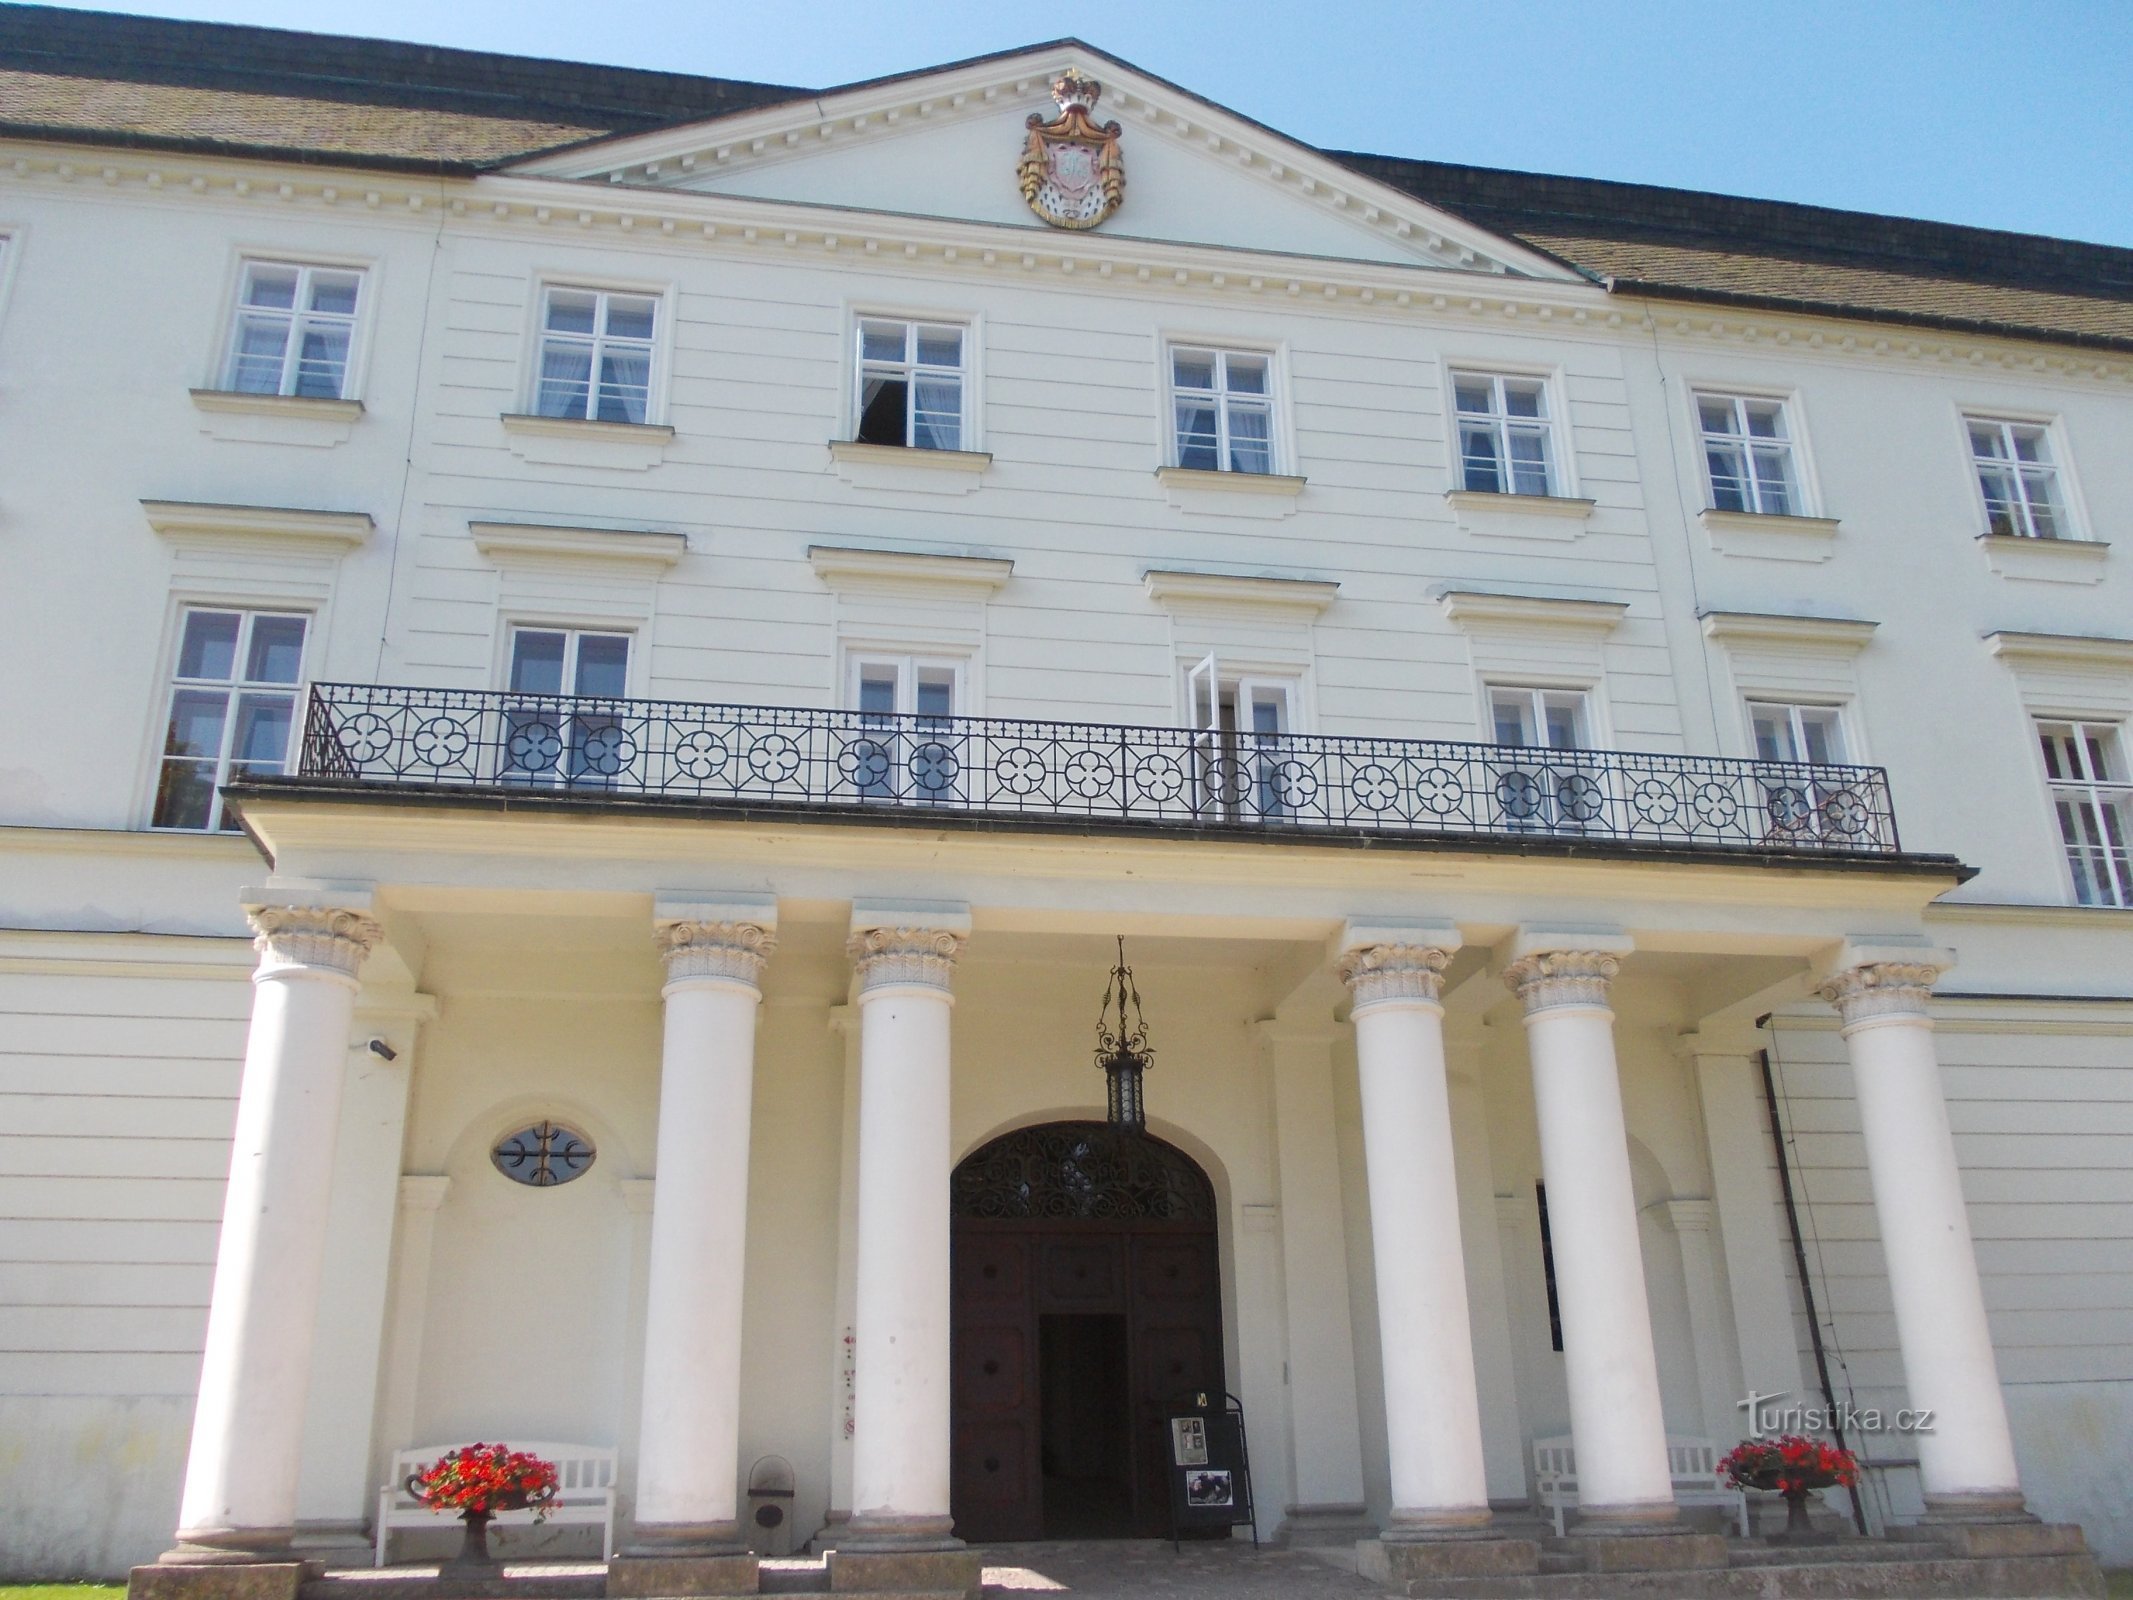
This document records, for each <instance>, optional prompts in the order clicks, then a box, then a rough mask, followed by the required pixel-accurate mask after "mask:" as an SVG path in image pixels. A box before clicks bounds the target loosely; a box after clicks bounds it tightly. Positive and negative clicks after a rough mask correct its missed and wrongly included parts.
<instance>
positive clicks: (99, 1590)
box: [0, 1583, 2133, 1600]
mask: <svg viewBox="0 0 2133 1600" xmlns="http://www.w3.org/2000/svg"><path fill="white" fill-rule="evenodd" d="M125 1592H126V1586H125V1585H124V1584H123V1583H0V1600H110V1597H111V1596H113V1595H119V1594H124V1593H125ZM2128 1592H2129V1593H2133V1590H2129V1591H2128Z"/></svg>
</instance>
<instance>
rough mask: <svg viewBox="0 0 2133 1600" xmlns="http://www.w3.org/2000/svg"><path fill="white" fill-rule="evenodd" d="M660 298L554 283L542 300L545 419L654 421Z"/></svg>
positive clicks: (541, 404)
mask: <svg viewBox="0 0 2133 1600" xmlns="http://www.w3.org/2000/svg"><path fill="white" fill-rule="evenodd" d="M658 318H659V302H658V300H657V299H655V298H654V297H653V296H651V295H645V294H610V293H608V292H607V291H606V290H604V289H560V288H555V289H549V290H548V291H547V292H546V293H545V294H544V295H543V297H542V301H541V371H540V384H539V387H538V388H537V389H536V390H535V392H534V397H533V409H534V411H535V413H536V414H537V415H540V416H543V417H579V418H583V419H584V420H586V421H588V422H646V421H649V420H650V416H651V404H652V334H653V330H654V328H655V327H656V325H657V323H658Z"/></svg>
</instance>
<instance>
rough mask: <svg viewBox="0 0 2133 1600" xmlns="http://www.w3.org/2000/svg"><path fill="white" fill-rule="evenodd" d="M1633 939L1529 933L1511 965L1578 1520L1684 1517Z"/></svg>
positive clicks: (1626, 1521) (1506, 974)
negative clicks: (1638, 1168)
mask: <svg viewBox="0 0 2133 1600" xmlns="http://www.w3.org/2000/svg"><path fill="white" fill-rule="evenodd" d="M1629 949H1630V944H1629V941H1628V940H1627V939H1625V938H1623V937H1622V936H1620V935H1619V934H1587V935H1581V936H1579V937H1578V942H1577V943H1576V944H1575V945H1572V946H1569V947H1563V946H1553V945H1538V944H1537V943H1536V941H1535V940H1534V939H1533V938H1532V937H1531V936H1527V937H1522V938H1521V939H1520V940H1519V943H1518V945H1517V947H1516V951H1515V955H1516V959H1514V960H1513V961H1512V963H1511V964H1510V966H1509V967H1507V968H1506V969H1505V971H1504V981H1505V982H1507V983H1508V984H1509V985H1510V986H1511V988H1512V989H1513V990H1514V991H1516V993H1517V995H1518V997H1519V999H1520V1000H1521V1001H1523V1002H1524V1004H1525V1008H1526V1016H1525V1021H1526V1047H1527V1049H1528V1051H1529V1052H1530V1054H1531V1056H1532V1062H1533V1099H1534V1108H1535V1112H1536V1114H1537V1116H1538V1118H1539V1122H1540V1144H1541V1174H1542V1176H1543V1177H1544V1178H1545V1179H1546V1181H1547V1184H1548V1224H1549V1237H1550V1240H1551V1243H1552V1245H1553V1254H1554V1258H1555V1290H1556V1303H1557V1305H1558V1306H1559V1307H1560V1308H1561V1310H1562V1316H1563V1371H1564V1376H1565V1378H1566V1379H1567V1380H1568V1382H1569V1389H1570V1433H1571V1438H1572V1440H1573V1442H1574V1444H1575V1447H1576V1450H1577V1463H1578V1504H1579V1520H1580V1522H1581V1524H1587V1525H1595V1526H1606V1525H1610V1524H1655V1523H1667V1522H1671V1521H1673V1520H1674V1518H1675V1507H1674V1492H1673V1487H1672V1483H1671V1479H1670V1476H1669V1474H1668V1472H1667V1460H1666V1416H1665V1412H1664V1410H1663V1409H1662V1407H1661V1405H1660V1400H1659V1362H1658V1357H1657V1355H1656V1354H1655V1353H1654V1351H1653V1348H1652V1317H1651V1308H1650V1304H1649V1302H1648V1301H1647V1300H1646V1298H1645V1288H1644V1253H1643V1250H1642V1248H1641V1247H1640V1245H1639V1243H1638V1237H1637V1201H1636V1192H1635V1189H1634V1188H1633V1186H1632V1184H1631V1181H1630V1171H1629V1130H1628V1128H1627V1126H1626V1124H1625V1122H1624V1119H1623V1115H1622V1084H1621V1079H1620V1077H1619V1076H1618V1074H1617V1070H1616V1066H1615V1036H1614V1013H1613V1012H1612V1011H1611V1010H1609V1009H1608V1004H1607V989H1608V984H1609V982H1610V981H1611V980H1612V979H1613V978H1614V975H1615V972H1616V970H1617V969H1618V968H1619V966H1620V965H1621V957H1622V956H1623V955H1625V954H1627V953H1628V951H1629Z"/></svg>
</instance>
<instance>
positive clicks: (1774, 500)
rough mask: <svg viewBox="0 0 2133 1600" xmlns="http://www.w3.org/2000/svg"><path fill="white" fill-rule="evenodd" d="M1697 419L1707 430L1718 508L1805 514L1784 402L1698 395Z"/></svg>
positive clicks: (1709, 466) (1714, 504)
mask: <svg viewBox="0 0 2133 1600" xmlns="http://www.w3.org/2000/svg"><path fill="white" fill-rule="evenodd" d="M1696 417H1697V421H1698V423H1699V424H1700V425H1701V426H1702V428H1703V459H1704V465H1705V467H1706V469H1707V470H1708V471H1709V473H1710V477H1711V506H1712V509H1713V510H1716V511H1752V512H1754V513H1756V514H1757V515H1759V516H1765V517H1796V516H1800V515H1803V512H1802V511H1801V508H1800V491H1799V483H1798V479H1797V477H1796V476H1795V473H1794V470H1793V460H1792V434H1791V430H1790V429H1789V428H1788V427H1787V425H1786V421H1785V403H1784V402H1783V401H1782V400H1755V399H1749V398H1745V397H1743V396H1739V395H1716V394H1699V395H1698V396H1697V397H1696Z"/></svg>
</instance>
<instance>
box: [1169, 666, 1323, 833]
mask: <svg viewBox="0 0 2133 1600" xmlns="http://www.w3.org/2000/svg"><path fill="white" fill-rule="evenodd" d="M1185 688H1186V703H1187V707H1188V709H1189V712H1190V715H1191V718H1192V728H1193V735H1194V737H1193V750H1194V754H1195V758H1196V759H1195V769H1196V781H1197V783H1198V786H1199V809H1200V810H1201V811H1202V812H1203V813H1204V814H1207V815H1210V816H1215V817H1220V818H1221V819H1222V820H1224V821H1228V822H1235V821H1239V820H1242V819H1273V820H1279V819H1281V818H1284V817H1290V816H1293V815H1294V814H1295V811H1296V804H1297V802H1296V794H1297V788H1298V783H1299V780H1300V779H1301V777H1302V776H1303V774H1302V771H1301V768H1300V767H1299V766H1298V764H1297V762H1296V760H1295V759H1294V756H1293V754H1292V753H1291V752H1289V751H1287V750H1286V749H1285V747H1284V745H1283V742H1282V735H1284V734H1286V733H1290V732H1293V731H1294V724H1295V714H1296V711H1295V708H1296V697H1297V689H1298V685H1297V683H1296V681H1295V680H1294V679H1289V678H1276V677H1262V676H1255V675H1251V674H1235V675H1231V674H1225V673H1224V672H1223V670H1222V667H1221V664H1220V663H1219V662H1218V661H1217V660H1216V659H1215V657H1213V656H1211V655H1210V656H1208V657H1207V658H1206V659H1204V660H1203V661H1201V662H1200V663H1199V665H1197V666H1195V667H1194V668H1193V669H1192V670H1191V671H1190V672H1188V673H1187V674H1186V677H1185Z"/></svg>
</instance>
